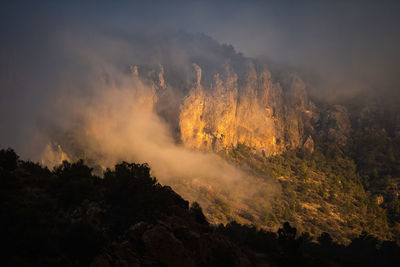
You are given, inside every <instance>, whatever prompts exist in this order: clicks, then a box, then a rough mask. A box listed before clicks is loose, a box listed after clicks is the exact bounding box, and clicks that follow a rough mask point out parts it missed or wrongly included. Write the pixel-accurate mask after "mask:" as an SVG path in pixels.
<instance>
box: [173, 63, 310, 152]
mask: <svg viewBox="0 0 400 267" xmlns="http://www.w3.org/2000/svg"><path fill="white" fill-rule="evenodd" d="M195 68H196V73H197V77H196V82H195V83H194V86H193V88H192V89H191V91H190V92H189V95H188V96H187V97H186V98H185V99H184V101H183V104H182V105H181V109H180V115H179V118H180V120H179V126H180V136H181V140H182V142H183V144H184V145H185V146H187V147H190V148H195V149H200V150H207V151H216V152H220V151H226V150H228V149H229V148H231V147H235V146H236V145H237V144H238V143H241V144H245V145H246V146H248V147H250V148H252V149H253V150H254V152H255V153H259V154H262V155H265V156H269V155H273V154H278V153H282V152H284V151H285V150H287V149H289V148H295V147H298V146H300V145H302V144H303V143H304V142H305V139H306V138H307V137H305V136H304V127H305V125H309V126H310V127H311V123H310V121H311V119H312V118H313V117H315V116H316V115H315V114H314V113H315V107H314V106H313V105H312V103H311V102H310V101H309V100H308V97H307V93H306V91H305V85H304V82H303V81H302V80H301V79H300V77H298V76H297V75H296V74H292V75H288V76H287V77H286V78H285V80H284V81H282V82H281V83H280V82H275V81H273V80H272V77H271V73H270V72H269V70H268V69H267V68H266V67H265V66H262V67H258V68H257V67H256V66H255V64H253V63H252V62H247V65H246V69H245V72H244V75H242V77H239V75H238V74H236V73H235V72H234V71H233V70H232V68H231V67H230V66H229V65H227V66H226V67H225V70H224V72H223V73H216V74H215V75H214V77H213V81H212V83H211V84H210V86H209V87H206V86H203V85H202V84H201V81H202V77H201V73H202V72H201V68H200V67H199V66H197V65H195Z"/></svg>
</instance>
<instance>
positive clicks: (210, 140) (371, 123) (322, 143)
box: [49, 33, 400, 243]
mask: <svg viewBox="0 0 400 267" xmlns="http://www.w3.org/2000/svg"><path fill="white" fill-rule="evenodd" d="M146 38H147V39H146ZM138 39H139V40H141V42H139V43H138V42H137V41H136V43H135V40H138ZM161 40H162V41H161ZM132 45H133V46H134V47H135V48H137V49H136V50H137V51H143V53H142V54H138V55H136V56H135V58H134V59H132V60H131V61H130V60H129V59H126V60H127V64H126V65H128V63H129V64H132V65H130V67H129V68H127V69H126V70H124V71H125V73H124V75H127V76H129V77H130V78H131V80H129V81H131V82H132V83H133V84H136V83H135V82H137V81H140V83H141V84H144V85H145V87H146V88H149V89H150V90H147V91H146V92H145V94H141V93H140V91H139V94H138V95H137V96H136V95H135V99H138V102H140V105H141V106H143V109H142V111H143V112H144V113H145V112H149V113H152V112H154V113H156V114H157V116H158V117H160V118H162V121H163V122H165V123H166V124H167V125H168V127H169V128H168V129H169V130H171V132H172V136H173V138H174V140H173V142H175V144H183V145H184V146H185V147H186V148H189V149H192V150H195V151H198V150H200V151H206V152H215V153H217V154H219V155H220V156H221V157H222V158H224V159H226V160H227V161H228V162H231V163H234V164H236V165H239V166H241V169H242V170H244V171H245V172H246V173H247V174H249V176H251V177H256V178H255V179H254V180H252V181H251V183H252V184H258V185H259V186H258V187H259V188H262V189H263V188H266V187H271V188H274V190H273V191H274V192H275V196H274V197H273V198H272V199H270V196H267V193H265V192H264V193H263V192H261V191H262V190H261V191H260V192H258V193H257V194H250V193H249V195H248V196H245V197H242V198H241V199H238V198H235V197H234V194H232V195H229V192H228V193H227V192H225V193H222V192H221V190H219V189H220V188H213V186H211V185H209V184H207V182H204V181H201V179H199V180H200V181H201V182H199V183H197V184H195V185H194V184H193V183H190V182H187V181H186V180H185V179H180V178H181V177H176V178H177V179H176V181H175V182H173V183H171V186H173V188H174V189H175V190H177V191H178V192H180V193H181V194H182V195H184V196H185V197H186V198H188V199H190V200H195V201H198V202H199V203H201V204H202V206H203V208H204V211H205V214H206V215H207V217H208V219H209V220H210V221H211V222H212V223H220V222H222V223H228V222H230V221H232V220H235V221H238V222H241V223H252V224H256V225H257V226H260V227H263V228H265V229H269V230H276V229H277V228H278V227H279V225H280V224H281V223H283V222H284V221H290V222H291V223H292V224H295V225H296V227H297V228H299V229H300V230H301V231H303V230H304V231H307V232H310V233H312V234H313V235H315V236H318V235H319V234H321V233H322V232H328V233H330V234H331V235H332V237H333V238H334V239H335V240H338V241H340V242H343V243H348V242H350V240H351V239H352V238H353V237H355V236H357V235H359V234H361V232H362V231H363V230H367V231H368V232H370V233H373V234H375V235H376V236H379V237H380V238H382V239H399V237H400V235H399V234H400V224H399V220H398V218H399V216H400V200H399V190H398V188H399V177H400V172H399V166H400V154H399V151H400V147H399V134H398V133H399V129H400V126H399V125H400V124H399V123H398V122H399V117H398V115H395V114H397V113H396V112H394V111H393V110H387V109H385V106H384V104H382V103H379V102H377V101H376V99H379V98H378V97H375V98H373V99H374V100H375V101H360V100H359V99H358V100H357V99H355V100H353V101H350V102H348V103H337V104H332V103H325V102H321V101H318V102H316V101H313V100H312V97H311V96H309V94H308V83H307V82H306V81H304V80H302V78H301V77H300V75H299V74H296V73H294V72H282V71H271V70H270V68H269V67H268V64H266V63H265V62H261V61H260V60H256V59H250V58H246V57H244V56H243V55H242V54H240V53H237V52H236V51H235V50H234V49H233V47H232V46H228V45H220V44H218V43H217V42H216V41H215V40H213V39H211V38H209V37H207V36H205V35H202V34H199V35H189V34H184V33H179V34H176V35H166V36H161V37H154V36H147V37H143V36H142V37H140V38H136V39H135V38H132ZM136 50H135V51H136ZM107 79H108V78H107ZM107 79H106V80H107ZM110 80H112V79H110ZM135 93H138V92H135ZM117 104H118V103H117ZM112 107H113V108H117V109H119V108H120V107H119V106H118V105H117V106H116V107H115V106H112ZM121 109H122V108H121ZM94 113H95V112H94ZM106 114H107V113H106ZM119 115H120V114H119ZM151 118H153V117H151ZM114 120H118V116H116V117H115V118H113V121H114ZM98 124H99V123H97V122H96V123H95V126H96V125H98ZM116 124H118V123H116ZM112 125H114V124H113V123H112ZM79 126H81V125H79ZM91 127H92V128H93V126H92V125H91ZM78 128H79V127H78ZM92 128H89V132H90V130H92ZM96 129H97V128H96ZM101 129H102V131H104V132H107V133H108V129H106V128H104V129H103V128H101ZM68 131H70V129H68V130H67V132H66V133H61V134H59V133H57V135H53V136H51V138H53V139H54V140H52V141H53V143H54V144H55V146H54V147H55V149H50V151H49V153H50V154H51V155H50V156H51V157H50V158H52V159H54V158H56V159H57V160H56V163H61V161H62V160H64V159H71V160H77V159H79V158H82V157H83V158H85V159H86V160H88V162H90V163H91V165H93V166H96V164H97V163H98V162H96V160H98V158H101V157H104V158H105V156H106V155H103V154H102V153H104V151H103V150H101V149H99V150H94V153H93V151H91V153H87V152H88V151H86V150H88V147H89V145H88V144H91V142H92V140H91V139H90V138H88V140H85V139H82V137H87V136H85V135H86V134H87V131H86V132H85V131H83V132H78V134H76V133H74V132H73V131H70V132H68ZM99 135H100V136H101V135H102V132H100V133H99V132H96V135H95V137H98V136H99ZM146 135H148V134H146ZM130 136H131V135H129V136H128V138H130ZM125 137H126V136H125ZM100 140H102V139H100ZM108 141H109V140H108ZM138 142H140V141H138ZM59 145H61V146H59ZM101 146H102V144H101V143H96V144H95V145H94V147H96V148H97V147H101ZM119 149H120V150H124V149H126V148H125V147H124V146H122V148H119ZM133 149H134V148H132V150H133ZM92 150H93V148H92ZM128 150H129V149H128ZM381 150H382V151H381ZM105 151H106V150H105ZM112 152H114V150H113V151H112ZM54 155H56V157H55V156H54ZM87 155H90V156H89V157H88V158H86V157H87ZM117 156H118V160H120V159H121V155H117ZM96 157H97V158H96ZM114 160H115V159H114ZM100 165H101V164H100ZM101 167H103V168H104V167H111V166H101ZM99 173H101V169H100V171H99ZM196 178H198V177H195V180H196ZM199 180H197V181H199ZM275 185H277V186H276V187H277V189H276V190H275ZM264 191H265V190H264ZM252 193H254V192H252Z"/></svg>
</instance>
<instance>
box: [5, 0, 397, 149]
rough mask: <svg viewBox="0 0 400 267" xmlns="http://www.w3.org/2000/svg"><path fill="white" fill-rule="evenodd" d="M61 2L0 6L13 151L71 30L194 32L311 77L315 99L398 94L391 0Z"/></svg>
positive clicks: (47, 92)
mask: <svg viewBox="0 0 400 267" xmlns="http://www.w3.org/2000/svg"><path fill="white" fill-rule="evenodd" d="M60 2H61V1H29V2H28V1H26V2H24V1H9V2H8V3H7V2H4V1H2V4H0V5H1V6H0V38H1V39H0V97H1V98H0V112H1V114H0V128H1V132H0V146H2V147H3V146H21V139H23V138H25V137H26V132H25V129H26V127H25V126H26V125H27V124H32V123H34V121H35V114H36V113H37V111H38V110H40V109H41V108H42V107H43V103H45V102H46V101H47V99H49V101H50V99H51V95H52V92H53V91H54V90H56V89H55V88H54V84H55V82H54V81H57V79H58V78H59V77H58V76H59V75H65V73H61V71H57V70H62V66H63V65H65V64H69V63H70V62H69V61H71V58H69V57H67V56H65V50H67V49H68V44H69V42H70V40H69V39H71V38H73V36H74V34H73V33H76V32H79V33H80V34H81V35H85V36H87V38H88V39H90V38H91V36H92V35H95V34H96V33H101V32H106V33H113V32H130V31H138V30H139V31H143V32H159V31H161V32H166V31H175V30H184V31H186V32H189V33H197V32H203V33H205V34H207V35H210V36H211V37H213V38H214V39H216V40H217V41H219V42H221V43H229V44H232V45H233V46H234V47H235V49H236V50H237V51H240V52H242V53H243V54H244V55H245V56H250V57H262V58H268V59H269V60H272V61H274V62H278V63H279V64H282V65H283V66H291V67H294V68H298V69H299V70H302V71H303V72H304V73H311V74H312V75H315V77H317V78H316V80H317V81H318V82H317V83H316V85H318V90H317V95H319V97H326V98H327V99H328V98H329V99H334V100H336V99H340V98H341V97H348V96H351V95H353V94H355V93H360V92H361V93H363V92H369V91H370V90H371V89H372V90H378V91H381V92H383V93H385V94H386V93H387V94H394V95H398V94H397V93H398V92H399V85H400V82H399V77H400V51H399V47H400V40H399V39H400V4H399V3H398V1H366V0H364V1H344V0H342V1H323V0H321V1H316V0H315V1H118V3H115V2H117V1H68V3H60ZM79 2H84V3H83V4H82V3H79ZM64 42H65V44H64ZM63 44H64V45H63ZM72 61H74V64H76V62H75V61H77V62H79V59H78V58H77V59H73V60H72ZM392 100H393V99H392Z"/></svg>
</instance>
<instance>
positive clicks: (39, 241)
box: [0, 149, 400, 266]
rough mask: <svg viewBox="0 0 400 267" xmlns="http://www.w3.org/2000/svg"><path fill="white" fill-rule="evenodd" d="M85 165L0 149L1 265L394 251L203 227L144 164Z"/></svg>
mask: <svg viewBox="0 0 400 267" xmlns="http://www.w3.org/2000/svg"><path fill="white" fill-rule="evenodd" d="M91 171H92V170H91V169H90V168H89V167H88V166H86V165H85V164H84V163H83V161H78V162H75V163H68V162H64V163H63V164H62V165H60V166H59V167H57V168H55V169H54V170H53V171H50V170H48V169H47V168H43V167H42V166H40V165H39V164H36V163H32V162H29V161H22V160H19V159H18V156H17V155H16V154H15V153H14V151H12V150H10V149H8V150H0V203H1V205H0V216H1V218H2V220H1V227H0V231H1V232H0V234H1V237H2V243H3V244H4V246H3V250H2V251H1V253H2V265H3V266H71V265H73V266H87V265H91V266H99V265H101V266H114V265H123V266H257V265H260V264H263V263H264V264H265V263H268V264H269V265H277V266H292V265H293V264H294V263H296V264H297V265H309V266H310V265H316V266H318V265H321V264H322V265H328V266H329V265H333V266H335V265H350V264H351V265H354V264H358V265H361V264H362V265H378V264H396V262H395V260H396V256H397V255H398V253H399V252H400V249H399V247H398V246H396V244H395V243H394V242H389V241H385V242H383V241H380V240H378V239H376V238H375V237H373V236H371V235H368V234H366V233H363V234H362V235H361V236H359V237H358V238H356V239H354V240H353V241H352V242H351V244H350V245H349V246H348V247H345V246H343V245H338V244H337V243H335V242H333V241H332V238H331V237H330V235H329V234H327V233H323V234H322V235H320V236H319V238H318V240H317V241H318V242H317V243H316V242H312V239H311V237H310V235H309V234H308V233H303V234H301V235H299V233H298V232H297V230H296V228H293V227H291V226H290V225H289V223H285V224H284V225H283V227H282V228H280V229H279V231H278V232H277V233H275V232H266V231H263V230H258V229H256V228H254V227H248V226H242V225H239V224H237V223H230V224H228V225H227V226H223V225H220V226H218V227H215V226H211V225H209V224H208V223H207V220H206V218H205V216H204V215H203V213H202V210H201V207H200V206H199V205H198V204H197V203H193V204H192V205H191V207H190V208H189V205H188V202H187V201H185V200H183V199H182V198H181V197H180V196H179V195H177V194H176V193H175V192H174V191H173V190H172V189H171V188H169V187H168V186H162V185H160V184H159V183H157V180H156V179H155V178H154V177H151V176H150V169H149V167H148V166H147V165H143V164H131V163H126V162H123V163H121V164H118V165H116V166H115V169H114V170H107V171H106V172H105V173H104V178H99V177H96V176H94V175H92V173H91ZM366 251H368V253H365V252H366ZM397 261H398V260H397ZM397 263H398V262H397Z"/></svg>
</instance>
